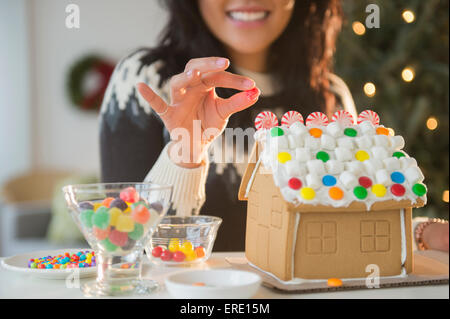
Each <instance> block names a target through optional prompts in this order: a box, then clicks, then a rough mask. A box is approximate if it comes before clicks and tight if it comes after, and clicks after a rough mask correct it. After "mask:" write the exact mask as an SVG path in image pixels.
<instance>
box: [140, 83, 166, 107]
mask: <svg viewBox="0 0 450 319" xmlns="http://www.w3.org/2000/svg"><path fill="white" fill-rule="evenodd" d="M137 89H138V91H139V93H140V94H141V95H142V97H143V98H144V99H145V100H146V101H147V102H148V104H150V107H151V108H152V109H153V110H154V111H155V112H156V113H164V112H166V111H167V110H168V105H167V104H166V102H164V100H163V99H162V98H160V97H159V95H158V94H156V93H155V92H153V90H152V89H151V88H150V87H149V86H148V85H147V84H145V83H143V82H141V83H138V84H137Z"/></svg>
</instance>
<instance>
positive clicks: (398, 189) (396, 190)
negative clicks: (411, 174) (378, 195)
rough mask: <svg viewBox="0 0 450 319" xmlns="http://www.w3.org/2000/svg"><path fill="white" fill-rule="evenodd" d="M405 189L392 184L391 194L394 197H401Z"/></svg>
mask: <svg viewBox="0 0 450 319" xmlns="http://www.w3.org/2000/svg"><path fill="white" fill-rule="evenodd" d="M405 192H406V189H405V187H404V186H403V185H401V184H394V185H392V186H391V193H392V195H394V196H403V195H405Z"/></svg>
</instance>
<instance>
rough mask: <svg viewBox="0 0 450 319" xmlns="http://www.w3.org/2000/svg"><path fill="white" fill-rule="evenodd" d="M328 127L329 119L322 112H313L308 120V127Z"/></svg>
mask: <svg viewBox="0 0 450 319" xmlns="http://www.w3.org/2000/svg"><path fill="white" fill-rule="evenodd" d="M313 125H317V126H327V125H328V117H327V116H326V115H325V114H323V113H322V112H313V113H311V114H309V115H308V117H307V118H306V126H313Z"/></svg>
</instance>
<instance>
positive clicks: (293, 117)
mask: <svg viewBox="0 0 450 319" xmlns="http://www.w3.org/2000/svg"><path fill="white" fill-rule="evenodd" d="M295 122H300V123H302V124H303V116H302V115H301V114H300V113H299V112H297V111H289V112H286V113H284V115H283V117H282V118H281V125H283V126H287V127H289V126H291V125H292V124H294V123H295Z"/></svg>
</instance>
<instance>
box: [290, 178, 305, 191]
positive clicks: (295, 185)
mask: <svg viewBox="0 0 450 319" xmlns="http://www.w3.org/2000/svg"><path fill="white" fill-rule="evenodd" d="M288 186H289V187H290V188H292V189H295V190H298V189H300V188H301V187H302V181H301V180H299V179H298V178H296V177H292V178H291V179H289V181H288Z"/></svg>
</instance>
